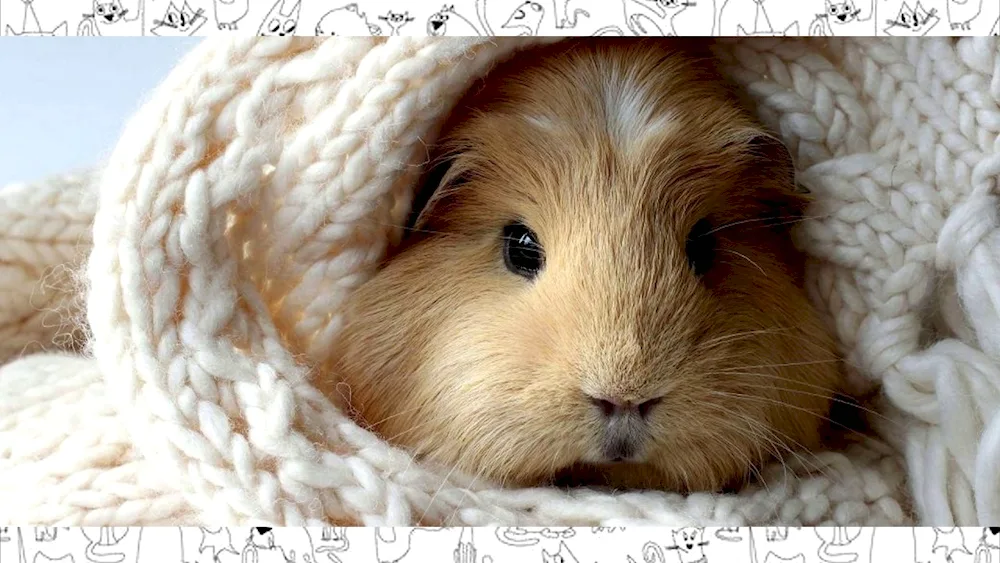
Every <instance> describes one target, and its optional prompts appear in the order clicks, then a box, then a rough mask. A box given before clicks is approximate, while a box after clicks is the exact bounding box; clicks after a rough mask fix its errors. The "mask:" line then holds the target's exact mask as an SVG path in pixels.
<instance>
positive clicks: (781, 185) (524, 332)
mask: <svg viewBox="0 0 1000 563" xmlns="http://www.w3.org/2000/svg"><path fill="white" fill-rule="evenodd" d="M676 45H677V44H676V43H666V42H628V41H602V42H600V43H573V44H568V45H567V44H562V45H557V46H554V47H550V48H545V49H541V50H537V51H532V52H531V53H529V54H526V55H525V56H523V57H521V58H518V59H515V60H514V61H512V62H509V63H507V64H504V65H502V66H500V67H499V68H497V69H496V70H495V71H493V72H492V73H491V74H490V75H489V76H488V77H487V79H486V80H485V82H484V83H483V84H481V85H479V87H476V88H474V89H473V91H472V92H471V93H470V94H469V96H468V97H467V98H466V99H465V100H464V101H463V102H462V104H460V106H459V108H458V110H456V112H455V114H454V117H453V119H452V120H451V122H450V123H448V124H447V125H446V128H445V130H444V136H443V138H442V141H441V144H440V147H439V154H438V159H437V161H438V162H440V163H441V165H440V166H439V167H438V168H437V170H438V172H440V175H439V176H438V177H435V178H433V180H432V181H431V184H430V189H431V191H430V192H427V193H430V194H431V195H430V197H429V198H428V199H427V200H426V201H421V202H420V205H419V210H420V213H419V218H418V219H417V221H416V225H415V227H414V229H413V230H412V231H411V234H410V236H409V237H408V238H407V240H406V242H405V244H404V245H403V246H402V247H401V248H400V249H399V251H398V252H397V253H395V254H393V255H392V256H391V257H390V258H389V259H388V260H387V262H386V264H385V266H384V268H383V269H382V270H381V271H380V272H379V273H378V274H377V275H376V276H375V277H374V278H373V279H372V280H371V281H369V282H367V283H366V284H364V285H363V286H362V287H361V288H359V289H358V290H357V293H356V294H355V295H354V296H353V298H352V300H351V305H350V310H349V312H348V314H347V322H346V325H345V329H344V332H343V334H342V338H341V339H340V341H339V344H338V350H337V357H338V358H339V361H338V364H337V365H336V366H335V368H334V369H335V377H337V378H339V379H337V380H336V381H329V382H327V383H329V384H331V388H332V384H333V383H341V386H340V389H341V391H338V392H337V394H338V395H342V396H349V398H350V402H351V406H352V407H353V408H354V409H356V411H357V413H358V414H360V416H361V417H362V418H363V419H364V421H365V422H367V423H368V424H370V425H371V426H372V427H374V429H375V430H376V431H378V432H380V433H381V434H382V435H383V436H385V437H386V438H387V439H389V440H391V441H394V442H396V443H398V444H402V445H404V446H407V447H409V448H411V449H412V450H414V451H415V452H417V453H418V454H419V455H421V456H423V457H426V458H428V459H430V460H433V461H437V462H441V463H444V464H447V465H451V466H457V467H458V468H459V469H461V470H463V471H465V472H467V473H471V474H473V475H481V476H483V477H486V478H489V479H493V480H499V481H502V482H505V483H511V484H537V483H546V482H550V481H553V480H564V481H566V482H586V483H592V482H594V480H595V479H596V480H597V482H599V483H605V484H611V485H615V486H625V487H631V486H639V487H658V488H668V489H674V490H691V489H717V488H719V487H722V486H725V485H730V484H733V483H734V482H738V481H740V480H742V479H744V478H745V477H747V476H748V475H750V474H751V473H752V472H753V471H754V468H755V467H756V466H757V465H759V464H760V463H761V462H763V461H765V460H767V459H769V458H771V457H774V456H780V455H784V454H785V453H787V452H788V451H789V450H790V449H792V450H797V449H801V448H806V449H808V448H813V447H816V446H817V445H818V443H819V438H820V434H821V429H822V423H823V420H824V419H825V418H826V417H827V413H828V411H829V407H830V403H831V396H832V395H833V393H834V391H835V389H836V387H837V385H838V383H839V381H840V371H839V370H840V367H839V365H838V363H837V362H836V361H835V349H834V344H833V341H832V338H831V336H830V335H829V334H828V332H827V330H826V327H825V326H824V324H823V323H822V322H821V320H820V319H819V317H818V315H817V313H816V312H815V311H814V310H813V309H812V308H811V307H810V304H809V303H808V301H807V299H806V297H805V295H804V292H803V290H802V289H801V287H800V284H801V275H802V257H801V256H800V255H799V253H798V252H796V250H795V249H794V248H793V246H792V244H791V242H790V241H789V235H788V232H787V228H788V224H789V223H792V222H794V221H795V219H796V216H797V214H798V213H799V212H801V210H802V206H803V203H804V201H803V199H802V196H800V195H798V194H797V193H796V192H795V188H794V179H793V173H792V171H791V163H790V161H789V158H788V154H787V152H786V151H785V150H784V147H782V145H781V144H780V143H778V142H777V141H775V140H774V139H773V137H771V136H769V135H768V134H766V133H765V132H764V131H763V130H762V129H761V128H760V127H759V126H758V125H757V124H756V123H755V122H754V121H753V120H752V119H751V118H750V116H749V115H748V114H747V113H746V112H745V110H744V109H742V108H741V107H740V106H739V105H738V104H737V103H736V101H735V100H734V98H732V97H731V96H730V94H729V91H728V90H727V89H726V86H725V84H724V83H723V82H721V81H720V80H719V78H718V76H717V75H716V74H715V71H714V69H712V68H711V66H710V65H709V64H708V63H706V62H700V60H696V59H694V58H690V57H688V56H687V55H685V54H683V53H682V52H680V51H677V50H676V49H677V47H676ZM344 389H346V390H347V391H346V393H345V392H344Z"/></svg>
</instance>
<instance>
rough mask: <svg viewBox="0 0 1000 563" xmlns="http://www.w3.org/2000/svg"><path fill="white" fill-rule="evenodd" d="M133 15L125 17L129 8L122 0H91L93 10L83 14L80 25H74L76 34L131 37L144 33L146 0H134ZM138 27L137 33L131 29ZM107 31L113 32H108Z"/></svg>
mask: <svg viewBox="0 0 1000 563" xmlns="http://www.w3.org/2000/svg"><path fill="white" fill-rule="evenodd" d="M136 1H137V2H138V3H137V5H136V11H135V15H134V17H132V18H129V17H127V16H128V13H129V9H128V8H126V7H125V5H124V4H123V3H122V0H107V1H105V0H93V1H92V2H91V6H90V7H91V8H92V9H93V12H92V13H90V14H83V19H82V20H80V25H78V26H76V34H77V35H78V36H94V37H132V36H137V35H146V0H136ZM133 28H135V29H138V30H139V33H135V32H134V31H126V30H132V29H133ZM109 31H111V32H113V33H108V32H109Z"/></svg>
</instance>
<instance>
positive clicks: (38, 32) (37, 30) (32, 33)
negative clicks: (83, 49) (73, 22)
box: [4, 0, 69, 37]
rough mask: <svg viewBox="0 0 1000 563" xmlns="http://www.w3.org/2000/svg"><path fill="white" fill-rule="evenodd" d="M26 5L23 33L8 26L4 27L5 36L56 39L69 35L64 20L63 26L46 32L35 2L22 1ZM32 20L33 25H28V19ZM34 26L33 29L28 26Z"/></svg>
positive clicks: (22, 24) (31, 0)
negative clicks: (56, 37)
mask: <svg viewBox="0 0 1000 563" xmlns="http://www.w3.org/2000/svg"><path fill="white" fill-rule="evenodd" d="M21 3H22V4H24V19H23V20H22V21H21V31H20V32H18V31H14V28H12V27H11V26H10V24H7V25H5V26H4V35H7V36H10V37H55V36H65V35H69V24H68V23H67V22H66V21H65V20H64V21H63V22H62V23H61V24H59V25H57V26H55V27H54V28H52V31H44V30H43V29H42V23H41V22H40V21H39V19H38V14H37V13H36V12H35V6H34V0H21ZM29 18H30V19H31V20H32V23H31V24H29V23H28V19H29ZM29 25H32V26H33V29H30V30H29V29H28V26H29Z"/></svg>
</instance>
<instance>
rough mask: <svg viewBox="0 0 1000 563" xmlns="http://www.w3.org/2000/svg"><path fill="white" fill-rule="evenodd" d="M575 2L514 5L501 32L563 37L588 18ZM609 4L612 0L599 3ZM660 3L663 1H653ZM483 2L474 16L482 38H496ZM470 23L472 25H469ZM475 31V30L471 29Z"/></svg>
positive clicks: (617, 31)
mask: <svg viewBox="0 0 1000 563" xmlns="http://www.w3.org/2000/svg"><path fill="white" fill-rule="evenodd" d="M576 1H577V0H551V2H552V3H551V6H549V5H547V4H546V3H544V2H543V0H522V1H521V2H520V3H519V4H516V5H515V6H514V7H513V8H511V9H510V11H509V12H506V15H505V16H504V17H505V19H504V20H503V23H502V24H501V25H500V29H506V30H518V29H520V30H522V31H521V33H518V34H517V35H518V36H522V37H524V36H536V35H539V34H540V33H542V29H543V28H545V29H546V30H547V31H554V32H555V33H556V35H563V33H561V32H564V31H566V30H570V29H576V27H577V26H579V25H580V24H581V23H582V22H581V17H582V18H587V19H589V18H591V13H590V11H589V10H587V9H585V8H581V7H580V6H572V7H571V4H573V3H574V2H576ZM601 1H602V2H605V1H607V2H610V1H611V0H601ZM652 1H654V2H659V1H663V0H652ZM486 14H487V4H486V0H476V15H477V17H478V19H479V23H480V26H481V27H482V29H483V34H484V35H487V36H491V35H496V33H494V32H493V28H492V26H491V25H490V23H489V21H488V20H489V18H488V17H487V15H486ZM550 14H551V16H552V22H551V29H550V28H549V25H550V24H549V23H548V19H549V15H550ZM466 19H468V18H466ZM470 23H471V22H470ZM473 27H475V26H473ZM591 35H592V36H598V35H619V36H621V35H624V33H623V32H622V31H621V28H620V27H618V26H615V25H610V26H605V27H602V28H601V29H598V30H597V31H595V32H594V33H592V34H591Z"/></svg>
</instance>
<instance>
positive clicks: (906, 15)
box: [882, 0, 941, 37]
mask: <svg viewBox="0 0 1000 563" xmlns="http://www.w3.org/2000/svg"><path fill="white" fill-rule="evenodd" d="M940 21H941V18H939V17H938V16H937V8H931V10H930V11H929V12H928V11H927V10H925V9H924V6H923V4H921V3H920V0H917V4H916V6H914V7H913V8H911V7H910V5H909V3H907V2H903V4H902V5H901V6H900V7H899V13H898V14H896V17H895V18H894V19H891V20H886V27H885V29H883V30H882V31H884V32H885V34H886V35H891V36H893V37H921V36H924V35H927V34H928V33H930V31H931V30H932V29H934V26H936V25H937V24H938V22H940Z"/></svg>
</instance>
